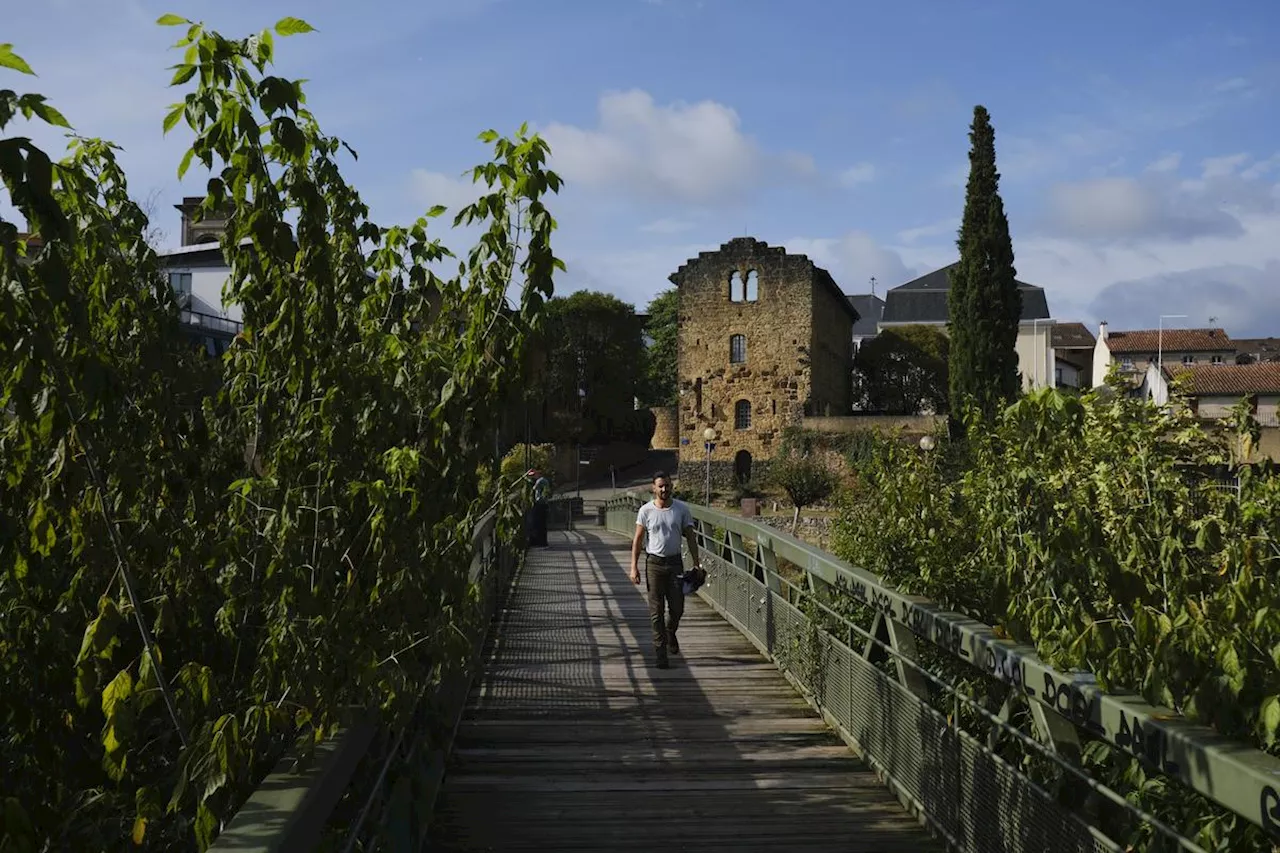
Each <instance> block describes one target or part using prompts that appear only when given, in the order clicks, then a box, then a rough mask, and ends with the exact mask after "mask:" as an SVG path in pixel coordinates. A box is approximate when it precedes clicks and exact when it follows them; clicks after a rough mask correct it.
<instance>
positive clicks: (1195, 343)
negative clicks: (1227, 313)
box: [1107, 329, 1235, 353]
mask: <svg viewBox="0 0 1280 853" xmlns="http://www.w3.org/2000/svg"><path fill="white" fill-rule="evenodd" d="M1162 343H1163V346H1164V351H1165V352H1235V344H1234V343H1233V342H1232V340H1231V337H1230V336H1229V335H1228V334H1227V333H1226V331H1225V330H1223V329H1165V330H1164V332H1163V333H1161V332H1160V330H1159V329H1141V330H1139V331H1135V332H1108V333H1107V349H1109V350H1111V351H1112V352H1113V353H1132V352H1156V351H1157V350H1159V349H1160V348H1161V344H1162Z"/></svg>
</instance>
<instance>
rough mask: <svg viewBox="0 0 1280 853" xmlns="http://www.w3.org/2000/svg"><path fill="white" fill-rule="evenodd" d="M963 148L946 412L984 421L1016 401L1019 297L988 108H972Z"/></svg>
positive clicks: (951, 301) (950, 322) (951, 302)
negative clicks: (969, 412) (965, 174)
mask: <svg viewBox="0 0 1280 853" xmlns="http://www.w3.org/2000/svg"><path fill="white" fill-rule="evenodd" d="M969 143H970V148H969V183H968V186H967V188H966V190H965V200H964V219H963V221H962V222H961V223H960V234H959V238H958V239H957V241H956V245H957V246H958V247H959V249H960V262H959V263H958V264H956V265H955V266H954V267H953V268H952V269H951V272H950V279H951V291H950V294H949V296H948V300H949V308H950V321H949V326H950V334H951V365H950V369H951V377H950V380H951V381H950V385H951V406H952V411H953V412H956V413H959V412H961V411H963V410H964V409H965V408H972V409H976V410H977V412H978V413H979V414H981V415H982V416H983V417H986V418H989V417H991V416H992V415H994V414H995V413H996V412H997V411H999V410H1000V408H1001V407H1002V406H1003V405H1004V404H1006V403H1008V402H1010V401H1012V400H1013V399H1014V398H1015V397H1016V396H1017V395H1018V390H1019V384H1020V383H1019V380H1018V354H1017V350H1016V349H1015V346H1016V344H1017V339H1018V320H1019V319H1020V318H1021V316H1022V294H1021V293H1020V292H1019V290H1018V284H1017V281H1016V280H1015V278H1016V276H1017V270H1015V269H1014V266H1013V242H1012V241H1011V240H1010V239H1009V220H1008V219H1007V218H1006V217H1005V213H1004V202H1003V201H1002V200H1001V198H1000V173H999V172H997V171H996V134H995V129H994V128H992V126H991V116H990V115H989V114H988V113H987V109H986V107H983V106H976V107H974V108H973V125H972V126H971V127H970V129H969Z"/></svg>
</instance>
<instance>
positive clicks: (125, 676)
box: [102, 669, 133, 720]
mask: <svg viewBox="0 0 1280 853" xmlns="http://www.w3.org/2000/svg"><path fill="white" fill-rule="evenodd" d="M132 695H133V676H132V675H130V674H129V670H127V669H122V670H120V671H119V672H118V673H116V677H115V678H113V679H111V683H110V684H108V685H107V686H106V687H104V688H103V689H102V714H103V716H105V717H106V718H107V719H108V720H111V718H112V717H114V716H115V715H116V706H117V705H118V704H119V703H121V702H128V701H129V697H130V696H132Z"/></svg>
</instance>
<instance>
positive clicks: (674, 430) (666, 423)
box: [649, 406, 680, 450]
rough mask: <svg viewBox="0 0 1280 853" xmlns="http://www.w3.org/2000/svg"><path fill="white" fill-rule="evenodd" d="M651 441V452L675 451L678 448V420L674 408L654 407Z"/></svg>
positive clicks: (652, 410) (652, 409)
mask: <svg viewBox="0 0 1280 853" xmlns="http://www.w3.org/2000/svg"><path fill="white" fill-rule="evenodd" d="M649 411H651V412H653V420H654V427H653V440H652V441H650V442H649V447H650V448H651V449H653V450H675V449H676V448H677V447H679V446H680V419H679V414H678V412H677V410H676V407H675V406H654V407H653V408H651V409H650V410H649Z"/></svg>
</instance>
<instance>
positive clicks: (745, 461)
mask: <svg viewBox="0 0 1280 853" xmlns="http://www.w3.org/2000/svg"><path fill="white" fill-rule="evenodd" d="M733 476H734V479H736V480H737V481H738V482H739V483H749V482H751V454H750V453H748V452H747V451H745V450H739V451H738V453H737V455H735V456H734V457H733Z"/></svg>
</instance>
